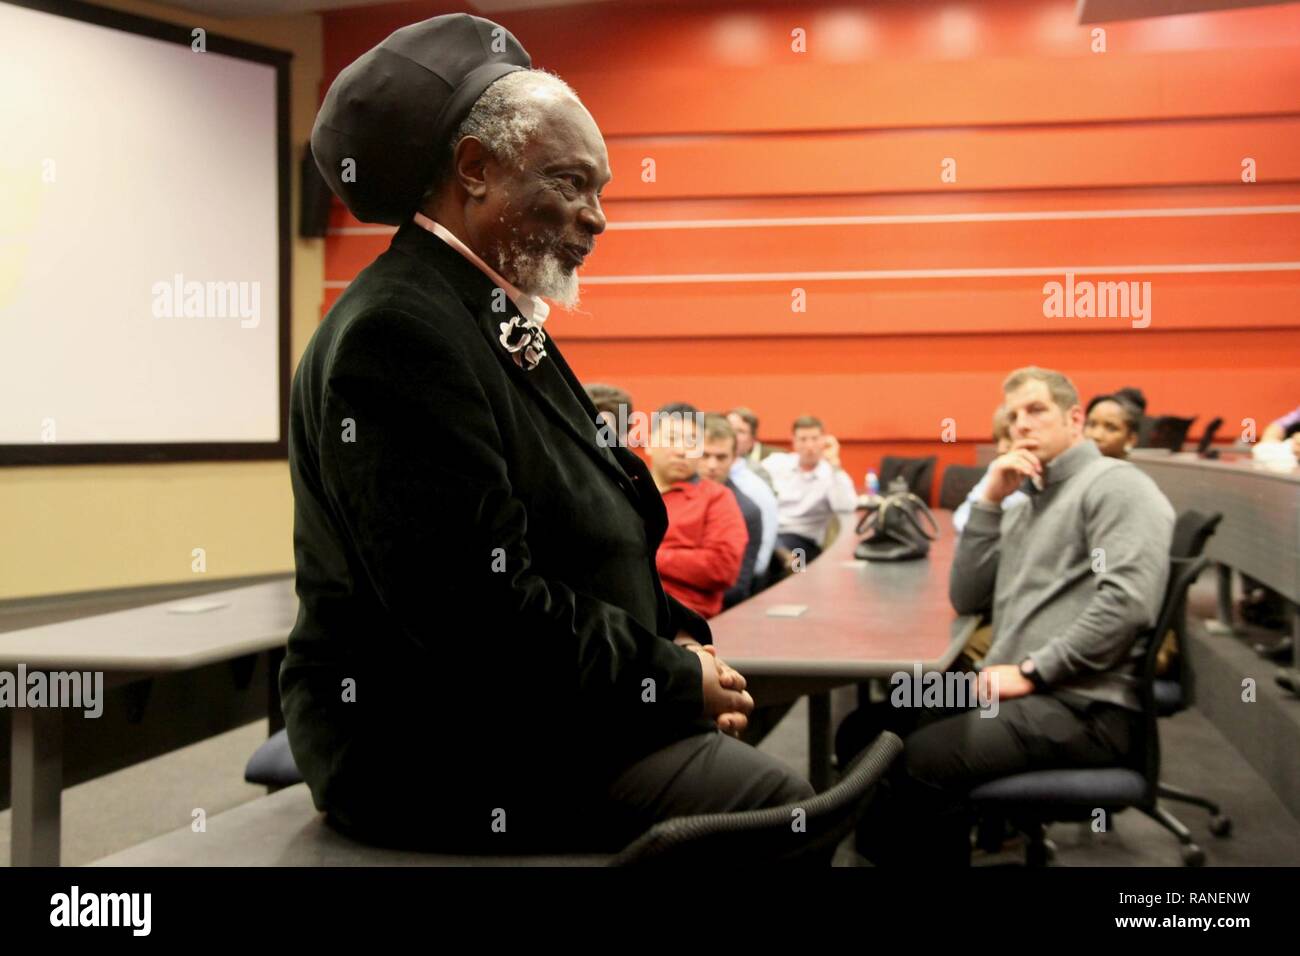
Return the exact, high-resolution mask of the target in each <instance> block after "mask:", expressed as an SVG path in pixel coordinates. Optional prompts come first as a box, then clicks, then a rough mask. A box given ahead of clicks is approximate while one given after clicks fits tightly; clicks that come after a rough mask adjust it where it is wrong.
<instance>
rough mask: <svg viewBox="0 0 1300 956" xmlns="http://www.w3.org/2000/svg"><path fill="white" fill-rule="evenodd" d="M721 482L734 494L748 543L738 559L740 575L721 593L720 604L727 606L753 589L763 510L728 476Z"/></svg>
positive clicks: (761, 540) (747, 594) (761, 541)
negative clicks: (742, 518) (746, 532)
mask: <svg viewBox="0 0 1300 956" xmlns="http://www.w3.org/2000/svg"><path fill="white" fill-rule="evenodd" d="M723 484H724V485H726V486H727V488H728V489H729V490H730V491H731V493H732V494H733V495H735V497H736V504H737V505H739V506H740V514H741V516H742V517H744V519H745V530H746V531H748V532H749V543H748V544H747V545H745V554H744V557H742V558H741V559H740V576H739V577H737V578H736V583H735V584H733V585H732V586H731V587H729V588H727V591H726V593H725V594H723V595H722V606H723V607H724V608H728V607H731V606H732V605H734V604H739V603H740V602H741V601H743V600H745V598H747V597H749V595H750V593H751V592H752V591H753V590H754V565H755V564H757V563H758V549H759V547H760V546H762V544H763V512H762V511H760V510H759V508H758V505H756V504H754V499H753V498H750V497H749V496H748V495H746V494H745V493H744V492H743V491H741V490H740V489H739V488H737V487H736V483H735V482H734V481H732V480H731V479H730V478H728V479H727V480H726V481H724V482H723Z"/></svg>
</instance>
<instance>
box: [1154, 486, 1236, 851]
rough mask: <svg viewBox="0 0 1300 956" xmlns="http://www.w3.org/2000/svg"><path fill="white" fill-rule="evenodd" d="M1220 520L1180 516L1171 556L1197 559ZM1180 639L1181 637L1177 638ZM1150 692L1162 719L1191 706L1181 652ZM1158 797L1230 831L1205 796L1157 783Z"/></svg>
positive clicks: (1219, 830)
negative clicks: (1204, 812)
mask: <svg viewBox="0 0 1300 956" xmlns="http://www.w3.org/2000/svg"><path fill="white" fill-rule="evenodd" d="M1222 520H1223V515H1222V514H1220V513H1219V512H1217V511H1216V512H1215V513H1214V514H1212V515H1205V514H1202V513H1201V512H1199V511H1196V510H1194V509H1188V510H1187V511H1184V512H1182V513H1181V514H1179V516H1178V521H1177V523H1176V524H1175V525H1174V540H1173V544H1172V546H1171V547H1170V549H1169V553H1170V555H1171V556H1172V557H1174V558H1184V559H1191V558H1199V557H1200V556H1201V555H1202V554H1203V553H1204V552H1205V545H1206V543H1207V542H1209V540H1210V538H1211V537H1213V535H1214V532H1215V529H1216V528H1218V526H1219V522H1220V521H1222ZM1181 636H1182V635H1181V634H1180V635H1179V637H1180V638H1181ZM1153 690H1154V695H1155V701H1156V712H1157V714H1158V715H1159V716H1161V717H1172V716H1173V715H1174V714H1177V713H1181V712H1182V711H1184V710H1186V709H1187V708H1188V707H1189V706H1190V705H1191V701H1192V694H1193V692H1194V690H1195V680H1194V677H1193V674H1192V671H1191V666H1190V664H1189V662H1188V660H1187V654H1186V653H1185V651H1183V650H1182V649H1180V652H1179V654H1178V655H1177V656H1176V657H1175V658H1174V660H1173V667H1172V669H1171V670H1170V671H1169V672H1168V673H1166V674H1162V675H1160V676H1159V677H1156V678H1155V686H1154V688H1153ZM1157 795H1158V796H1160V797H1163V798H1165V799H1166V800H1175V801H1177V802H1179V803H1190V804H1192V805H1193V806H1198V807H1202V808H1204V809H1205V810H1208V811H1209V813H1210V832H1211V833H1213V834H1214V835H1215V836H1218V837H1222V836H1227V835H1228V834H1229V833H1231V832H1232V820H1231V819H1229V818H1228V817H1227V816H1226V815H1224V813H1223V811H1222V809H1221V808H1220V807H1219V805H1218V804H1217V803H1215V802H1214V801H1213V800H1210V799H1208V798H1207V797H1202V796H1200V795H1199V794H1195V793H1192V792H1190V791H1188V790H1183V789H1181V788H1179V787H1175V786H1173V785H1172V784H1167V783H1164V782H1161V783H1160V786H1159V788H1158V793H1157Z"/></svg>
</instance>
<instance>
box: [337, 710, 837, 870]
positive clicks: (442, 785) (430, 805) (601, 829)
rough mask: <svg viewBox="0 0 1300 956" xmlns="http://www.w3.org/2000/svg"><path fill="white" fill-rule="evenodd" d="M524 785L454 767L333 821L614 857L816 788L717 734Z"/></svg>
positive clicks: (410, 836)
mask: <svg viewBox="0 0 1300 956" xmlns="http://www.w3.org/2000/svg"><path fill="white" fill-rule="evenodd" d="M517 784H518V785H517V786H514V787H512V786H508V785H504V786H500V787H495V788H493V790H492V791H490V792H486V793H481V794H480V793H476V792H473V788H472V781H469V780H459V779H457V777H456V776H455V775H454V774H452V773H448V774H446V775H445V776H444V778H443V779H442V780H441V781H439V783H438V784H437V785H436V786H431V785H423V786H417V787H413V788H412V787H403V788H400V789H399V788H394V792H393V793H392V795H391V796H389V797H387V798H384V797H383V790H384V787H383V786H382V784H378V783H377V784H376V787H375V788H374V789H375V790H376V792H377V793H378V795H379V796H380V798H381V799H380V809H378V810H376V809H374V808H371V809H369V810H368V811H367V812H366V813H365V815H364V816H361V815H355V814H354V815H345V814H344V813H342V812H340V811H339V809H337V808H332V809H331V810H330V811H329V814H328V820H329V823H330V824H331V825H332V826H333V827H334V828H335V829H337V830H339V831H341V832H342V833H344V834H345V835H347V836H349V837H351V838H353V839H356V840H359V841H361V842H363V843H370V844H374V845H377V846H386V847H394V848H399V849H411V850H424V851H428V852H435V853H467V854H494V853H500V854H533V853H540V854H553V853H614V852H617V851H618V850H621V849H622V848H623V847H625V846H626V845H627V844H629V843H631V842H632V841H633V840H635V839H636V838H637V837H639V836H640V835H641V834H643V833H644V832H645V831H646V830H648V829H650V827H652V826H653V825H654V824H656V823H658V822H659V821H661V820H667V819H669V818H670V817H678V816H688V815H691V814H698V813H726V812H734V811H740V810H761V809H763V808H766V807H778V806H782V805H783V804H797V803H799V802H802V801H804V800H807V799H809V798H810V797H812V796H813V794H814V791H813V789H812V787H811V786H810V785H809V784H808V782H807V781H806V780H805V779H803V778H802V777H801V776H800V775H799V774H797V773H796V772H795V771H794V770H792V769H791V768H790V767H788V766H787V765H786V764H784V763H782V762H781V761H779V760H777V759H776V758H775V757H772V756H769V755H768V754H765V753H762V752H761V751H758V750H756V749H754V748H753V747H751V746H750V745H749V744H746V743H742V742H741V741H739V740H737V739H735V738H734V737H729V736H727V735H726V734H722V733H719V732H718V731H716V730H715V731H712V732H706V733H698V734H693V735H692V736H689V737H686V738H684V739H682V740H679V741H677V742H676V743H673V744H669V745H668V746H666V747H663V748H661V749H659V750H656V751H654V752H652V753H650V754H649V755H648V756H645V757H642V758H641V759H640V760H637V761H636V762H635V763H632V764H631V765H629V766H627V767H625V768H624V769H623V770H621V771H619V772H618V773H616V774H613V775H611V776H610V777H608V778H605V779H604V780H603V782H601V783H599V784H596V783H595V782H594V780H593V781H591V782H588V783H583V784H580V785H576V786H568V787H566V786H563V785H562V784H561V782H560V780H553V779H551V778H549V777H547V776H545V774H544V773H543V772H541V771H540V770H538V768H533V767H529V768H521V771H520V773H519V774H518V780H517ZM385 808H386V809H385ZM494 817H495V821H494ZM494 822H495V823H496V824H497V825H496V826H494V827H490V825H491V824H493V823H494Z"/></svg>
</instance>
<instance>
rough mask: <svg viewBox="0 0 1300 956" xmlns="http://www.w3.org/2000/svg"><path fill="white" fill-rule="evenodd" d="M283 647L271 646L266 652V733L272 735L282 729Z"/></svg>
mask: <svg viewBox="0 0 1300 956" xmlns="http://www.w3.org/2000/svg"><path fill="white" fill-rule="evenodd" d="M284 653H285V649H284V648H283V647H273V648H271V649H270V650H269V651H267V652H266V723H267V728H266V735H267V736H268V737H274V736H275V735H276V734H277V733H278V732H279V731H281V730H283V729H284V711H282V710H281V709H280V664H281V663H282V662H283V661H284Z"/></svg>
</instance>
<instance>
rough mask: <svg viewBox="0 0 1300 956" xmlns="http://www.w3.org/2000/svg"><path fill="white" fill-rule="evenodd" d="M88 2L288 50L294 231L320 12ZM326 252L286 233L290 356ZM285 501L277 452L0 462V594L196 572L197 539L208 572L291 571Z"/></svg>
mask: <svg viewBox="0 0 1300 956" xmlns="http://www.w3.org/2000/svg"><path fill="white" fill-rule="evenodd" d="M96 2H97V3H99V4H100V5H101V6H109V7H114V8H116V9H119V10H125V11H127V12H130V13H137V14H141V15H145V16H151V17H156V18H157V19H160V20H170V21H173V22H176V23H182V24H185V25H187V26H192V27H203V28H204V29H205V30H207V31H208V33H209V34H214V33H215V34H226V35H229V36H233V37H238V38H239V39H242V40H248V41H250V42H253V43H260V44H263V45H265V46H270V47H276V48H278V49H281V50H288V51H290V52H292V53H293V62H292V66H291V81H290V96H291V105H290V112H291V116H290V130H291V133H290V143H291V145H292V147H293V153H292V156H291V163H292V167H293V196H292V202H293V206H292V210H293V211H292V227H293V229H294V230H295V232H296V230H297V227H298V160H299V157H300V156H301V151H302V148H303V146H304V145H305V144H306V142H307V140H308V138H309V137H310V136H311V126H312V121H313V120H314V119H315V116H316V106H317V102H318V91H319V87H320V82H321V71H322V37H321V20H320V17H319V16H317V15H315V14H309V15H301V16H292V17H267V18H257V19H246V20H220V19H217V18H213V17H209V16H204V15H200V14H196V13H193V12H187V11H182V10H176V9H173V8H169V7H161V6H158V5H156V4H149V3H137V2H132V0H96ZM105 82H112V78H111V77H107V78H105ZM324 255H325V247H324V240H320V239H311V240H301V239H296V238H295V239H294V240H293V286H292V288H293V315H292V342H291V349H290V351H291V355H292V361H293V363H294V364H295V365H296V364H297V360H298V356H299V355H301V354H302V350H303V348H304V346H305V345H306V343H307V339H308V338H309V337H310V336H311V333H312V331H313V330H314V329H315V327H316V324H317V321H318V320H319V317H320V307H321V301H322V293H323V286H322V282H323V279H324ZM292 508H293V496H292V494H291V492H290V488H289V470H288V466H287V465H286V464H285V463H284V462H283V461H270V462H248V463H215V462H214V463H195V464H171V465H69V466H64V467H59V468H0V600H3V599H7V598H15V597H28V596H35V595H43V594H58V593H63V592H69V591H84V590H93V589H98V588H119V587H131V586H135V585H145V584H160V583H171V582H176V581H188V580H193V579H194V578H196V577H197V576H198V575H197V574H196V572H195V571H194V570H193V569H192V564H193V558H192V556H191V555H192V552H193V550H194V549H195V548H203V549H204V552H205V557H206V564H207V571H206V572H205V574H204V577H206V578H215V577H239V576H242V575H249V574H263V573H269V572H275V571H288V570H291V569H292V568H293V539H292V534H293V512H292Z"/></svg>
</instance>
